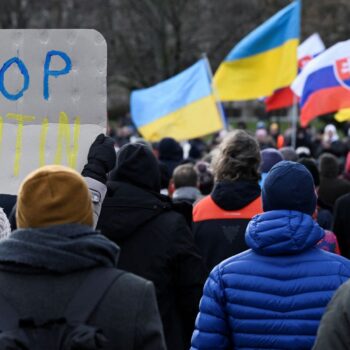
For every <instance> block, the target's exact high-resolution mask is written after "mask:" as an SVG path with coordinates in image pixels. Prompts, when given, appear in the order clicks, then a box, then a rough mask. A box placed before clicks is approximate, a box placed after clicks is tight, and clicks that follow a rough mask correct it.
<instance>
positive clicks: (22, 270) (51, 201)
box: [0, 144, 165, 350]
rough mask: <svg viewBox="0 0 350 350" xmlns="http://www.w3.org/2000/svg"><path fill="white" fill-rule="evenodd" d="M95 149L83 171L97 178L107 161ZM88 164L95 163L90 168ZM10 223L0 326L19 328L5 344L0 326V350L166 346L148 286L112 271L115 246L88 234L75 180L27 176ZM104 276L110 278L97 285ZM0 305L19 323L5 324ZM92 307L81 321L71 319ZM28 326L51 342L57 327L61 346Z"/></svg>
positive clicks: (1, 253)
mask: <svg viewBox="0 0 350 350" xmlns="http://www.w3.org/2000/svg"><path fill="white" fill-rule="evenodd" d="M94 146H96V147H93V150H92V151H93V152H90V153H89V156H90V159H89V162H90V166H88V167H86V168H85V172H87V173H88V175H89V176H94V177H97V175H98V174H99V175H100V176H102V179H103V177H104V176H105V174H104V172H107V171H108V168H109V165H108V163H109V161H107V162H105V161H101V158H102V159H103V156H102V157H97V156H96V154H95V155H94V152H95V151H96V149H99V150H101V148H100V147H99V146H98V145H96V144H95V145H94ZM104 146H106V145H104ZM103 148H104V147H103V146H102V149H103ZM113 152H114V150H113ZM113 152H112V153H110V154H112V155H113ZM107 153H108V152H107ZM105 155H106V153H104V156H105ZM92 158H93V159H92ZM109 160H110V163H114V161H115V153H114V160H113V156H112V157H109ZM92 163H94V164H95V166H92V167H91V165H92ZM100 166H101V167H100ZM88 168H89V171H87V170H88ZM16 218H17V225H18V227H19V229H18V230H17V231H14V232H12V233H11V234H10V236H9V237H8V238H7V239H4V240H1V241H0V303H1V305H2V313H1V315H0V323H1V325H4V324H5V325H6V326H10V325H11V321H12V323H15V324H16V325H15V324H14V327H20V328H19V329H18V332H17V333H16V334H15V333H12V336H11V338H10V339H9V338H8V337H7V338H6V330H7V329H3V328H1V335H2V336H1V337H0V348H1V349H5V348H6V349H9V348H11V349H12V348H13V349H15V348H16V349H17V348H21V349H22V348H25V349H33V342H34V343H35V345H37V344H38V341H39V343H40V344H42V343H44V344H45V345H46V347H45V348H46V349H53V348H55V349H56V346H57V348H61V346H62V344H66V343H67V342H69V343H70V344H71V343H74V344H73V347H72V348H76V349H78V348H79V349H82V348H84V349H87V348H89V349H101V348H102V347H100V345H101V344H102V342H103V343H105V341H104V340H106V341H107V343H106V344H105V345H104V346H103V349H106V350H112V349H121V350H136V349H148V350H154V349H165V343H164V337H163V331H162V325H161V321H160V317H159V312H158V308H157V303H156V298H155V292H154V287H153V285H152V283H151V282H149V281H146V280H144V279H142V278H140V277H137V276H135V275H132V274H130V273H123V272H121V271H120V270H118V269H117V268H116V264H117V261H118V253H119V248H118V247H117V246H116V245H115V244H114V243H113V242H111V241H109V240H108V239H107V238H106V237H104V236H103V235H101V234H100V233H99V232H97V231H95V230H94V229H93V221H94V213H93V205H92V202H91V195H90V192H89V189H88V186H87V184H86V183H85V181H84V179H83V177H82V176H81V175H79V174H78V173H77V172H75V171H73V170H71V169H69V168H66V167H63V166H57V165H51V166H46V167H42V168H40V169H39V170H37V171H35V172H33V173H32V174H30V175H29V176H28V177H27V178H26V179H25V180H24V182H23V183H22V185H21V188H20V190H19V194H18V200H17V207H16ZM108 276H111V277H112V278H113V279H111V280H110V282H111V283H110V284H108V285H107V286H106V287H107V288H102V286H103V285H104V283H106V282H105V281H106V279H107V280H109V277H108ZM115 276H118V278H116V277H115ZM98 281H100V283H99V282H98ZM101 288H102V289H101ZM77 293H78V294H77ZM96 293H97V296H96ZM77 295H78V296H84V295H88V296H89V298H84V297H82V298H78V297H77ZM99 295H100V297H99ZM77 298H78V299H77ZM4 300H5V302H6V303H7V304H8V305H9V306H10V310H11V309H13V310H16V313H17V314H18V318H19V319H20V320H22V321H19V322H14V321H13V320H12V317H9V318H8V319H7V320H6V319H5V320H4V317H5V315H6V312H7V311H6V310H7V308H3V305H4V304H3V303H4ZM72 300H75V303H74V302H73V306H74V305H77V302H79V303H78V305H79V307H75V308H74V307H73V308H72V307H69V305H71V303H72ZM91 300H94V302H92V304H93V305H90V303H91ZM96 301H97V303H96ZM91 307H92V310H91V313H90V312H89V314H88V315H86V316H87V318H85V317H84V322H85V323H80V321H79V322H77V320H79V318H80V317H82V316H81V315H82V314H84V313H85V311H86V310H87V309H89V308H91ZM68 310H75V311H74V313H73V314H72V313H70V312H68ZM70 315H71V316H70ZM69 316H70V317H69ZM33 325H35V326H34V330H32V329H33V328H32V327H33ZM65 325H66V328H63V327H64V326H65ZM73 326H74V327H75V328H74V329H72V327H73ZM35 327H41V328H42V329H43V331H44V330H45V332H46V336H48V334H50V335H51V337H53V333H54V332H57V333H58V330H59V329H62V331H64V332H63V333H62V332H61V333H60V336H61V338H60V345H59V344H57V342H55V343H54V345H55V346H54V347H52V346H50V345H49V344H47V343H46V342H47V341H48V338H47V337H46V338H43V336H42V333H39V332H36V328H35ZM59 327H61V328H59ZM41 328H40V330H41ZM22 330H25V332H28V331H29V332H31V334H32V335H33V338H32V337H26V338H21V339H20V340H23V341H26V342H29V341H30V342H31V343H30V344H27V343H26V344H25V345H26V346H25V347H22V346H20V345H19V344H17V340H18V338H16V337H18V336H20V335H22V334H23V333H22V332H21V333H20V332H19V331H22ZM3 331H5V335H3ZM15 331H16V328H14V330H13V332H15ZM73 331H74V332H75V333H74V332H73ZM48 332H50V333H48ZM95 332H97V333H98V334H97V333H95ZM100 332H101V333H100ZM11 339H12V340H11ZM55 339H56V338H54V340H55ZM103 339H104V340H103ZM51 340H52V338H51ZM8 341H12V343H13V342H15V341H16V345H14V344H13V345H11V346H5V345H4V342H6V344H7V342H8ZM81 343H82V344H81ZM95 343H96V344H97V345H98V344H100V345H98V346H97V345H96V346H95V345H94V344H95ZM79 344H81V346H80V345H79ZM63 347H64V348H66V347H65V346H62V348H63ZM40 348H41V347H40ZM67 348H68V347H67ZM69 348H71V347H69Z"/></svg>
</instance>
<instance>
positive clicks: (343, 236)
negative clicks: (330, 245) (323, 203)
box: [333, 193, 350, 259]
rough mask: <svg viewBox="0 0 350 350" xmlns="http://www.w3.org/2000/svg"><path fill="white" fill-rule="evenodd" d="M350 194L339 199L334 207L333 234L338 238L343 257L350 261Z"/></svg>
mask: <svg viewBox="0 0 350 350" xmlns="http://www.w3.org/2000/svg"><path fill="white" fill-rule="evenodd" d="M349 228H350V193H348V194H345V195H344V196H341V197H340V198H338V199H337V201H336V202H335V206H334V220H333V232H334V233H335V235H336V236H337V239H338V242H339V248H340V252H341V255H343V256H345V257H346V258H348V259H350V232H349Z"/></svg>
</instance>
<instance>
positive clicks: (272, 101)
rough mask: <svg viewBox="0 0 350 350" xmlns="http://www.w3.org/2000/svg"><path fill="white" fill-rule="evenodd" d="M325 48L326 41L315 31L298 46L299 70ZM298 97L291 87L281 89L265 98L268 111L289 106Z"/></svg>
mask: <svg viewBox="0 0 350 350" xmlns="http://www.w3.org/2000/svg"><path fill="white" fill-rule="evenodd" d="M324 50H325V46H324V43H323V41H322V39H321V37H320V36H319V34H318V33H314V34H312V35H311V36H309V37H308V38H307V39H306V40H305V41H303V42H302V43H301V44H300V45H299V47H298V72H299V74H300V72H301V71H302V69H303V68H304V67H305V66H306V65H307V64H308V63H309V62H310V61H311V60H312V59H313V58H315V57H316V56H317V55H319V54H320V53H321V52H323V51H324ZM297 100H298V99H297V98H296V97H295V95H294V94H293V91H292V90H291V89H290V87H286V88H283V89H279V90H277V91H275V93H274V94H273V95H272V96H270V97H268V98H267V99H266V100H265V104H266V111H267V112H270V111H273V110H276V109H281V108H287V107H290V106H292V105H293V104H295V103H296V101H297Z"/></svg>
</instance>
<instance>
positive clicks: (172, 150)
mask: <svg viewBox="0 0 350 350" xmlns="http://www.w3.org/2000/svg"><path fill="white" fill-rule="evenodd" d="M158 151H159V159H160V160H176V161H181V160H182V159H183V150H182V147H181V146H180V144H179V143H178V142H177V141H176V140H174V139H173V138H171V137H165V138H164V139H162V140H161V141H160V142H159V145H158Z"/></svg>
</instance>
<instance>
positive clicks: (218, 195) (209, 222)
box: [193, 130, 262, 273]
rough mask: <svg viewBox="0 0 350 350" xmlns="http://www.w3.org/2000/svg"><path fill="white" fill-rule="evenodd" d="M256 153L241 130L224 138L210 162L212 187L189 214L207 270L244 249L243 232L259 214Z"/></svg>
mask: <svg viewBox="0 0 350 350" xmlns="http://www.w3.org/2000/svg"><path fill="white" fill-rule="evenodd" d="M259 165H260V150H259V145H258V143H257V141H256V140H255V139H254V138H253V137H252V136H250V135H249V134H248V133H246V132H245V131H243V130H236V131H233V132H232V133H230V134H228V135H227V136H226V138H225V139H224V140H223V142H222V143H221V145H220V147H219V152H218V154H217V156H216V158H215V159H214V160H213V171H214V176H215V181H216V184H215V186H214V189H213V191H212V193H211V194H210V195H209V196H207V197H205V198H204V199H202V200H201V201H199V202H198V203H197V204H196V206H195V207H194V210H193V221H194V225H193V232H194V235H195V241H196V243H197V245H198V247H199V248H200V252H201V254H202V256H203V259H204V261H205V263H206V266H207V268H208V273H209V271H210V270H212V268H213V267H214V266H215V265H217V264H218V263H220V262H221V261H222V260H224V259H227V258H228V257H230V256H232V255H234V254H238V253H240V252H243V251H244V250H246V249H247V245H246V243H245V240H244V232H245V229H246V227H247V225H248V222H249V220H250V219H251V218H252V217H253V216H254V215H256V214H259V213H261V212H262V203H261V198H260V193H261V190H260V186H259V179H260V175H259V172H258V169H259Z"/></svg>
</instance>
